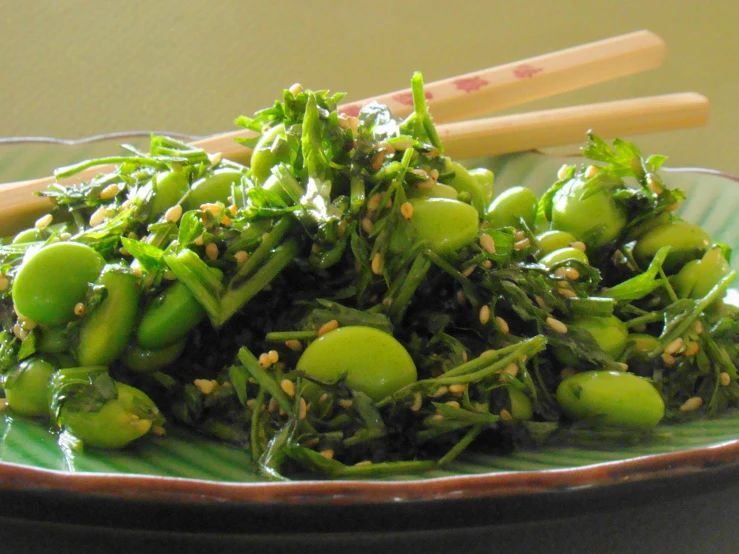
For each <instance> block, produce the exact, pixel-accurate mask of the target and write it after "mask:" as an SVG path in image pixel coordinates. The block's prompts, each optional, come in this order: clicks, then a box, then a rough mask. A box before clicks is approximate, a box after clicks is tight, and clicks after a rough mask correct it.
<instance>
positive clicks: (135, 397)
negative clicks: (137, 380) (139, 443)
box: [59, 381, 163, 448]
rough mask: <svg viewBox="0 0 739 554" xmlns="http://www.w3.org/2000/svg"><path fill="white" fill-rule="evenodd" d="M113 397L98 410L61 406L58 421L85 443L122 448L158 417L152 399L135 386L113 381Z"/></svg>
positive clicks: (141, 434) (148, 428)
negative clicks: (114, 393) (115, 393)
mask: <svg viewBox="0 0 739 554" xmlns="http://www.w3.org/2000/svg"><path fill="white" fill-rule="evenodd" d="M115 387H116V392H117V398H115V399H112V400H108V401H107V402H106V403H105V405H103V407H102V408H100V410H98V411H76V410H73V409H71V408H70V407H69V406H68V403H67V402H65V404H64V405H63V406H62V409H61V412H60V416H59V423H60V424H61V426H62V428H63V429H65V430H66V431H67V432H68V433H70V434H71V435H73V436H75V437H76V438H78V439H79V440H81V441H82V442H83V443H84V444H85V445H87V446H94V447H97V448H124V447H125V446H127V445H128V444H130V443H131V442H133V441H134V440H136V439H138V438H141V437H143V436H144V435H146V433H148V432H149V430H150V429H151V427H152V424H153V423H155V422H158V420H162V421H163V418H162V417H161V414H159V410H158V409H157V407H156V405H155V404H154V402H153V401H152V400H151V398H149V397H148V396H147V395H146V394H144V393H143V392H142V391H140V390H139V389H136V388H134V387H131V386H129V385H126V384H124V383H120V382H118V381H116V382H115Z"/></svg>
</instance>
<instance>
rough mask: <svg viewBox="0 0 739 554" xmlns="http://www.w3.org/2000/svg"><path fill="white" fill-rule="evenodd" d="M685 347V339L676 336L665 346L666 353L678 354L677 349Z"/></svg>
mask: <svg viewBox="0 0 739 554" xmlns="http://www.w3.org/2000/svg"><path fill="white" fill-rule="evenodd" d="M682 347H683V339H681V338H676V339H675V340H674V341H672V342H671V343H670V344H668V345H667V346H666V347H665V354H670V355H672V354H677V351H678V350H680V349H681V348H682Z"/></svg>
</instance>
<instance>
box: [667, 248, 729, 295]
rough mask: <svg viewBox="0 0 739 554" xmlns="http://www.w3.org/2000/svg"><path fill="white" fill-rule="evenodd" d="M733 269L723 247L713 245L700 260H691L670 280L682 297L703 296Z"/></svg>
mask: <svg viewBox="0 0 739 554" xmlns="http://www.w3.org/2000/svg"><path fill="white" fill-rule="evenodd" d="M730 271H731V267H730V266H729V262H727V261H726V258H724V256H723V254H722V253H721V248H719V247H713V248H711V249H709V250H708V252H706V253H705V254H704V255H703V258H701V259H700V260H691V261H689V262H688V263H687V264H685V265H684V266H683V268H682V269H681V270H680V271H679V272H678V274H677V275H675V276H674V277H673V278H672V279H671V280H670V281H671V282H672V285H673V287H674V288H675V292H676V293H677V295H678V296H679V297H680V298H703V297H704V296H705V295H706V294H708V293H709V291H710V290H711V289H712V288H713V287H714V286H715V285H716V283H718V282H719V281H720V280H721V279H723V278H724V277H726V275H728V274H729V272H730Z"/></svg>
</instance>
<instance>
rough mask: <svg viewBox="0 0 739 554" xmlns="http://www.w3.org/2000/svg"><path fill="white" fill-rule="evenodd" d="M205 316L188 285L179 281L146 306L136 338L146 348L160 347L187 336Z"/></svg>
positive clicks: (155, 348)
mask: <svg viewBox="0 0 739 554" xmlns="http://www.w3.org/2000/svg"><path fill="white" fill-rule="evenodd" d="M205 315H206V314H205V310H204V309H203V307H202V306H201V305H200V304H199V303H198V301H197V300H195V298H194V297H193V296H192V294H190V291H189V290H187V287H186V286H185V285H183V284H182V282H180V281H176V282H175V283H174V284H173V285H172V286H170V287H169V288H168V289H167V290H165V291H164V292H163V293H161V294H160V295H159V296H158V297H157V298H155V299H154V301H153V302H152V303H151V305H150V306H149V307H148V308H147V309H146V311H145V312H144V316H143V317H142V318H141V323H140V324H139V327H138V329H137V330H136V341H137V342H138V344H139V345H140V346H141V347H143V348H144V349H146V350H161V349H162V348H166V347H167V346H171V345H173V344H174V343H176V342H177V341H179V340H180V339H181V338H183V337H184V336H185V335H187V333H188V332H189V331H190V330H191V329H192V328H193V327H195V326H196V325H197V324H198V323H200V322H201V321H202V320H203V318H204V317H205Z"/></svg>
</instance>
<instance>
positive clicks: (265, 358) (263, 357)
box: [259, 352, 272, 369]
mask: <svg viewBox="0 0 739 554" xmlns="http://www.w3.org/2000/svg"><path fill="white" fill-rule="evenodd" d="M259 365H260V366H261V367H263V368H265V369H267V368H268V367H269V366H271V365H272V362H270V361H269V354H267V353H266V352H262V353H261V354H260V355H259Z"/></svg>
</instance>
